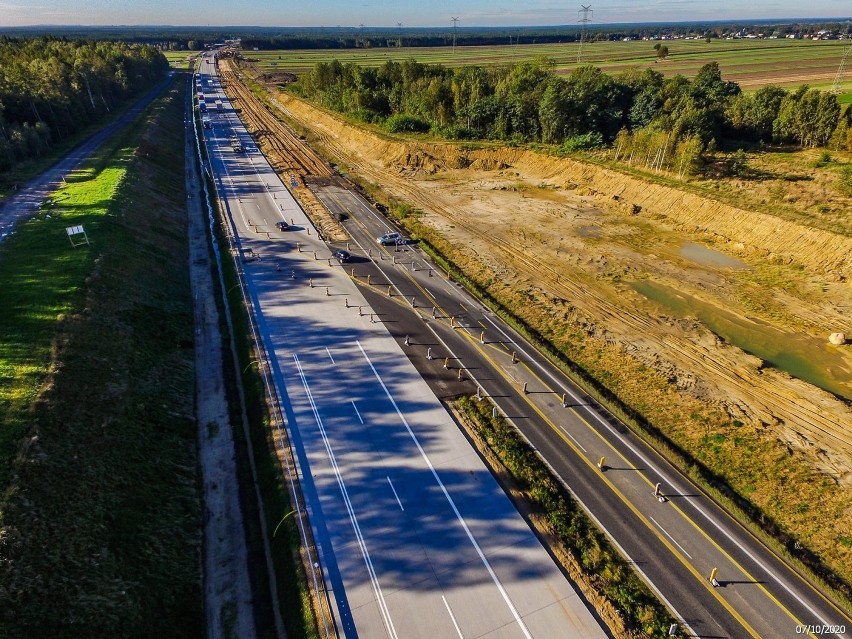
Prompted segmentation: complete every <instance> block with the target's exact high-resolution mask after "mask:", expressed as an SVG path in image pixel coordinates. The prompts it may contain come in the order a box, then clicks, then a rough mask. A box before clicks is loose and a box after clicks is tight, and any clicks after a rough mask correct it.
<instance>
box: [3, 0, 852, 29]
mask: <svg viewBox="0 0 852 639" xmlns="http://www.w3.org/2000/svg"><path fill="white" fill-rule="evenodd" d="M582 2H584V3H591V5H592V11H593V13H592V16H591V17H592V22H594V23H602V24H606V23H617V22H660V21H688V20H726V19H748V18H805V17H808V18H811V17H813V18H820V17H838V16H849V15H852V6H850V4H849V2H848V1H845V0H843V1H842V0H814V1H813V2H801V1H797V2H793V1H792V0H752V1H751V2H745V3H744V2H733V1H731V0H725V1H722V0H608V1H607V2H601V3H599V4H596V3H595V2H593V1H592V0H582ZM579 8H580V2H579V1H578V2H577V3H576V5H572V4H570V3H568V2H565V0H520V1H519V0H454V1H453V0H430V1H428V2H423V1H422V0H419V1H416V2H415V1H412V0H348V1H345V0H309V1H307V2H305V1H297V2H294V1H293V0H0V26H25V25H34V24H57V25H67V24H73V25H132V24H171V25H210V26H222V25H246V26H247V25H253V26H329V27H333V26H337V25H342V26H353V25H354V26H357V25H358V24H361V23H363V24H364V25H365V26H394V25H396V23H397V22H402V23H403V24H404V25H405V26H411V27H415V26H445V25H448V24H450V18H451V17H452V16H456V17H458V18H459V26H460V27H463V26H502V25H512V26H521V25H524V26H526V25H557V24H573V23H576V22H577V19H578V9H579Z"/></svg>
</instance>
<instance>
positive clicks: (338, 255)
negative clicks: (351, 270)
mask: <svg viewBox="0 0 852 639" xmlns="http://www.w3.org/2000/svg"><path fill="white" fill-rule="evenodd" d="M334 257H335V259H336V260H337V261H338V262H340V263H341V264H343V263H344V262H349V261H350V260H351V259H352V255H351V254H350V253H349V251H344V250H343V249H339V250H337V251H335V252H334Z"/></svg>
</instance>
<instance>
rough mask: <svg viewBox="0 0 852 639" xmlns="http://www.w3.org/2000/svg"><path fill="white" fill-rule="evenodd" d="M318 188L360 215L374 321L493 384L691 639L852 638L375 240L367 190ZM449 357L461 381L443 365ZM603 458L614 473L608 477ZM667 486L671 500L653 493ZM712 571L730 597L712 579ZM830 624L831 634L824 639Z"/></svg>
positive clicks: (627, 443) (486, 385) (851, 627)
mask: <svg viewBox="0 0 852 639" xmlns="http://www.w3.org/2000/svg"><path fill="white" fill-rule="evenodd" d="M315 190H316V192H317V194H318V196H319V197H320V199H321V200H322V201H323V202H324V203H325V204H326V205H327V206H328V207H329V208H330V209H331V210H332V211H333V212H336V213H346V214H347V215H348V216H349V218H350V219H349V221H347V222H346V223H345V225H346V228H347V230H348V231H349V233H350V235H351V236H352V238H353V241H352V242H351V243H350V248H351V249H352V253H353V255H354V258H353V264H352V267H353V268H355V274H356V276H357V277H358V281H360V282H362V283H364V282H366V279H367V276H368V275H370V281H371V289H372V291H373V294H372V295H369V299H370V303H371V305H372V306H371V308H370V311H371V312H376V313H378V316H379V317H381V318H389V319H390V318H392V319H393V322H392V323H390V324H388V328H389V330H391V332H392V333H394V334H395V336H396V337H397V339H398V340H399V341H400V342H402V343H403V347H404V349H405V351H406V352H407V353H408V354H409V356H410V357H411V359H412V361H413V362H415V364H416V365H417V367H418V369H420V370H421V372H422V373H423V375H424V376H425V377H426V378H427V379H430V380H434V381H433V387H434V389H435V391H436V392H437V393H439V394H441V393H444V392H446V393H448V394H452V393H456V392H458V388H457V387H456V386H457V384H458V383H457V381H456V379H457V376H456V373H457V371H458V369H459V368H462V369H463V374H464V377H465V378H466V379H468V380H470V379H474V380H475V383H474V382H467V384H468V388H467V389H466V392H469V393H472V392H475V391H476V388H477V386H481V388H482V391H481V393H482V394H483V396H487V397H489V398H491V399H492V400H493V401H494V402H495V403H496V404H497V405H498V406H499V407H500V409H501V411H502V412H503V414H505V415H507V416H508V417H509V418H510V419H512V420H513V421H514V423H515V424H516V426H517V427H518V428H519V429H520V430H521V431H522V432H523V433H524V434H525V436H526V437H527V438H528V439H529V441H530V442H531V443H532V444H533V445H534V446H535V447H536V448H537V449H538V450H539V452H540V453H541V454H542V455H543V456H544V457H545V458H546V459H547V461H548V462H549V463H550V465H551V466H552V467H553V468H554V469H555V470H556V472H557V473H558V474H559V475H560V476H561V477H562V478H563V480H564V481H565V483H566V484H567V486H568V487H569V488H570V489H571V490H572V491H573V492H574V493H575V494H576V495H577V496H578V498H579V499H580V500H581V501H582V502H583V503H584V504H585V505H586V507H587V508H588V509H589V510H590V511H591V513H592V514H593V516H594V517H595V518H597V519H598V520H599V521H600V522H601V524H602V525H603V527H604V528H605V529H606V530H607V531H608V532H609V534H611V535H612V536H613V537H614V538H615V539H616V540H617V543H619V544H620V545H621V547H622V548H623V549H624V551H625V552H626V554H627V555H628V557H630V559H631V560H632V561H633V562H634V564H635V565H636V566H637V568H638V569H639V570H641V571H642V572H643V573H644V574H645V575H646V577H647V578H648V579H649V580H650V581H651V582H652V583H653V584H654V586H655V588H656V589H657V590H658V591H659V592H660V593H661V595H662V596H663V597H664V598H665V599H667V600H668V601H669V602H670V604H671V605H672V607H673V608H674V609H675V610H676V611H677V612H678V614H679V615H680V617H681V619H682V621H683V627H684V629H685V630H686V632H687V634H689V635H693V636H702V637H747V636H752V637H794V636H801V635H806V636H807V635H811V636H826V635H832V636H834V635H836V636H847V637H848V636H850V635H849V633H850V632H852V621H850V618H849V615H848V613H847V612H844V611H841V610H839V609H837V608H836V607H835V606H833V605H832V604H831V603H829V602H827V601H826V600H825V599H823V598H822V597H821V596H820V595H819V594H818V593H817V592H816V591H814V590H813V589H812V588H811V587H810V586H809V585H808V584H807V583H806V582H805V581H804V580H802V579H801V578H800V577H799V576H798V575H797V574H795V573H793V572H792V571H790V570H789V569H788V568H787V567H786V566H785V565H784V564H782V563H781V562H780V561H779V560H778V559H777V558H776V557H775V556H774V555H773V554H772V553H771V552H769V551H768V550H767V549H766V548H764V547H763V546H762V545H761V544H760V543H758V542H757V541H756V540H755V539H754V538H753V537H752V536H751V535H750V534H749V533H747V532H746V531H745V530H743V529H742V528H741V527H740V526H739V525H737V524H736V523H735V522H734V521H732V520H731V519H730V518H729V517H728V516H727V515H726V513H724V512H722V511H721V509H719V508H718V507H717V506H716V505H715V504H714V503H713V502H712V501H711V500H709V499H708V498H707V497H706V496H705V495H703V494H702V493H701V491H700V490H698V489H697V488H696V487H695V486H693V485H692V484H691V482H689V481H688V480H686V479H684V478H683V477H681V476H680V475H679V473H678V472H677V471H675V470H674V469H672V468H671V467H670V466H669V465H668V464H667V463H666V462H665V461H664V460H662V459H661V458H660V457H659V456H658V455H656V454H655V453H654V452H653V451H651V450H650V449H649V448H648V447H647V446H645V445H643V444H642V443H641V442H640V441H639V440H638V439H637V438H636V437H634V436H633V435H632V434H631V433H630V432H629V431H628V430H627V429H626V428H625V427H624V426H623V425H621V424H620V423H619V422H618V421H617V420H615V419H614V418H612V416H610V415H608V414H607V413H605V412H604V411H602V410H600V409H599V408H597V407H596V406H595V404H594V402H593V401H592V400H591V399H590V398H588V397H586V396H585V395H584V394H583V393H582V392H581V391H579V390H578V389H577V388H576V387H574V386H573V385H572V384H571V383H570V382H569V381H568V380H567V379H566V378H565V376H564V375H562V374H561V373H560V372H559V371H558V370H556V369H555V368H554V367H553V366H551V365H550V364H549V363H548V362H547V361H545V360H544V358H543V357H541V356H540V355H538V354H537V353H536V352H535V351H534V349H532V348H531V347H530V346H529V345H528V344H527V343H526V342H525V340H524V339H523V338H521V337H520V336H519V335H518V334H516V333H515V332H514V331H512V330H511V329H510V328H509V327H508V326H506V325H505V324H504V323H503V322H501V321H500V320H499V318H497V317H496V316H495V315H494V314H493V313H491V312H489V311H487V310H486V309H484V308H483V307H482V306H481V304H479V303H478V302H477V301H475V300H473V299H472V298H470V296H468V295H467V294H465V292H464V291H463V290H461V289H460V287H459V286H458V285H457V284H454V283H452V282H450V281H448V279H447V278H446V277H444V276H442V274H441V273H440V272H438V271H437V270H430V268H429V264H428V263H427V261H426V259H425V256H424V255H423V254H422V253H421V252H420V251H419V250H418V249H417V248H416V246H414V245H411V244H407V245H405V246H401V247H385V248H380V247H378V246H377V245H376V242H375V238H376V237H377V236H378V235H381V234H383V233H387V232H388V231H391V230H395V229H393V228H392V227H391V226H390V225H389V223H388V222H387V220H385V219H384V218H382V217H381V216H379V215H378V214H377V212H376V211H375V210H374V209H373V208H372V207H370V206H368V205H367V204H366V203H365V202H364V201H363V200H362V199H361V198H360V197H359V196H357V194H354V193H353V192H351V191H350V190H346V189H343V188H340V187H338V186H335V185H333V184H332V185H328V186H323V187H317V188H316V189H315ZM388 287H390V289H388ZM388 293H390V296H389V295H388ZM412 305H413V307H412ZM406 318H408V319H406ZM406 335H407V336H408V337H409V340H408V341H409V345H408V346H405V345H404V341H403V340H404V339H405V337H406ZM430 349H431V351H432V355H433V357H434V359H433V360H431V361H429V360H428V358H427V355H428V352H429V350H430ZM513 352H514V353H515V358H514V360H515V361H513V357H512V353H513ZM445 357H449V358H450V369H451V370H450V371H446V370H444V369H443V363H444V358H445ZM524 384H526V392H524V391H523V388H524ZM563 394H564V397H565V400H566V401H565V405H563ZM601 457H606V460H607V461H606V465H607V466H608V468H609V469H608V470H607V471H606V472H605V473H601V472H600V470H599V469H598V468H597V463H598V461H599V460H600V458H601ZM657 483H660V484H661V485H660V491H661V493H662V494H663V495H665V496H666V498H665V500H664V501H662V502H661V501H659V500H658V499H657V498H656V497H655V495H654V491H655V487H656V484H657ZM714 567H715V568H718V573H717V582H718V587H714V586H713V585H712V584H711V583H710V581H709V579H708V577H709V575H710V572H711V570H712V569H713V568H714ZM809 626H810V627H811V628H808V627H809ZM823 626H825V627H826V628H827V630H828V631H829V632H819V631H817V630H815V627H819V628H820V629H822V627H823Z"/></svg>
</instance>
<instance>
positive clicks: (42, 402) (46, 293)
mask: <svg viewBox="0 0 852 639" xmlns="http://www.w3.org/2000/svg"><path fill="white" fill-rule="evenodd" d="M182 120H183V102H182V100H181V96H180V95H179V92H177V91H173V92H172V93H171V94H170V95H168V96H167V97H166V98H165V99H163V100H159V101H157V102H155V103H154V105H153V106H152V107H150V108H149V110H148V112H147V113H146V114H145V115H144V116H143V117H142V119H141V120H140V121H137V122H136V123H134V124H133V125H130V126H129V127H127V128H126V129H125V130H124V131H123V132H122V133H120V134H118V136H116V137H115V138H113V139H112V140H111V141H110V142H109V143H108V144H107V145H105V147H103V149H102V150H101V151H100V153H99V154H98V155H97V157H95V158H93V159H92V160H91V161H89V162H88V163H87V164H86V165H85V166H84V167H83V168H82V169H81V170H79V171H76V172H75V173H74V174H72V175H70V176H68V178H67V185H65V186H63V187H62V188H61V189H60V190H59V191H58V192H56V193H55V194H54V195H53V196H52V200H53V202H54V203H55V204H54V206H51V207H49V208H48V209H47V210H44V211H43V212H42V214H41V215H39V216H37V217H36V218H35V219H32V220H30V221H28V222H26V223H22V224H20V225H19V226H18V228H17V232H16V233H15V234H14V235H13V236H12V237H10V238H8V239H7V240H6V241H5V242H4V243H3V245H2V246H0V282H3V291H2V296H3V297H2V300H3V302H2V303H1V304H0V377H2V383H0V424H2V429H0V494H2V496H3V497H2V501H0V593H2V599H3V605H2V606H0V636H4V637H21V636H33V637H115V636H122V637H142V636H151V637H153V636H170V637H197V636H199V635H200V634H202V627H203V621H202V609H201V608H202V604H201V583H200V562H199V553H200V526H201V508H200V503H199V498H198V493H197V488H196V481H197V479H196V437H195V434H196V430H195V422H194V420H193V418H192V413H193V369H192V366H193V354H192V348H191V346H192V315H191V296H190V293H189V281H188V272H187V271H188V264H187V259H188V258H187V247H186V231H185V210H184V202H185V197H186V196H185V191H184V188H183V170H182V169H183V124H182ZM76 224H82V225H84V226H85V228H86V231H87V233H88V235H89V238H90V240H91V242H92V243H91V245H88V246H79V247H77V248H72V247H71V246H70V244H69V242H68V239H67V238H66V236H65V227H66V226H70V225H76Z"/></svg>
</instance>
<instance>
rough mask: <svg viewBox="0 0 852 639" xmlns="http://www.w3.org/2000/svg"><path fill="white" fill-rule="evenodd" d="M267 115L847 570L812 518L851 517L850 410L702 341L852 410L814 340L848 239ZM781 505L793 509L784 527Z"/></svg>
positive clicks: (836, 361) (549, 171) (556, 165)
mask: <svg viewBox="0 0 852 639" xmlns="http://www.w3.org/2000/svg"><path fill="white" fill-rule="evenodd" d="M277 101H278V104H279V105H280V107H281V108H282V110H283V111H284V112H285V114H286V115H288V116H289V117H290V118H292V119H293V120H294V121H295V122H297V123H298V124H299V125H300V126H301V127H303V128H304V129H306V130H308V131H310V132H311V133H310V135H313V136H316V142H317V143H318V144H319V145H321V146H322V147H324V148H325V150H326V152H327V153H328V154H330V155H331V156H333V157H334V158H335V159H336V161H337V162H338V163H339V164H340V165H341V166H343V167H346V168H348V170H349V171H350V172H351V173H352V174H355V175H359V176H361V177H362V178H364V179H366V180H367V181H369V182H371V183H373V184H376V185H377V186H379V187H380V188H381V190H383V191H384V192H385V193H387V194H388V195H389V196H391V197H393V198H396V199H398V200H400V201H402V202H405V203H407V204H409V205H412V206H414V207H417V208H418V209H419V210H420V211H422V215H421V216H420V218H419V221H420V222H422V223H424V224H426V225H427V226H429V227H432V228H433V229H435V230H436V231H437V232H438V233H440V234H441V235H442V236H443V237H445V238H446V239H447V240H448V242H449V243H450V244H451V245H452V247H453V250H456V251H457V252H458V256H466V258H465V259H468V260H470V264H479V265H480V267H481V266H482V265H484V267H485V269H486V271H487V273H486V275H484V276H482V278H481V279H482V280H483V282H484V283H485V284H486V285H488V286H489V287H490V288H491V290H492V292H493V293H496V294H498V297H499V296H502V297H503V299H513V300H515V301H517V306H516V311H517V312H520V314H521V315H522V316H523V317H524V319H526V320H527V321H530V322H531V323H532V324H534V325H537V326H539V327H543V329H544V330H545V332H547V331H548V330H549V331H550V334H551V335H553V336H557V341H559V340H563V342H561V343H564V344H566V345H567V346H566V349H567V350H568V352H569V354H570V355H571V357H574V358H575V359H578V361H580V362H581V364H583V365H585V366H586V367H587V368H588V369H589V370H596V371H598V372H600V371H603V373H604V377H605V378H606V379H607V380H608V382H607V383H608V384H609V385H610V387H611V388H615V389H616V391H617V392H618V394H619V395H620V396H621V397H622V399H623V400H624V401H626V402H628V403H629V404H631V405H633V406H636V407H638V408H639V409H640V410H641V411H642V412H643V413H644V414H645V415H646V416H648V417H649V418H650V419H651V420H652V421H653V422H655V423H658V424H660V425H661V426H662V427H663V429H664V430H665V431H666V433H667V434H668V435H669V436H670V437H672V439H674V440H675V441H677V442H678V443H679V445H681V446H683V447H684V448H686V449H687V450H690V451H691V452H692V454H694V455H695V456H696V457H697V458H699V459H700V460H702V461H704V462H705V463H707V464H708V465H709V466H710V467H711V468H716V469H727V468H734V466H737V470H735V471H732V473H730V474H725V473H722V474H725V476H726V477H729V480H730V481H731V482H732V483H733V484H734V485H735V487H736V488H737V489H738V490H741V491H742V492H744V493H745V494H747V495H748V496H749V497H750V498H751V499H752V500H753V501H754V502H755V503H757V504H758V505H759V506H760V507H761V508H763V509H764V511H765V512H768V513H769V514H770V515H771V516H773V517H774V518H776V520H778V521H785V522H786V524H787V525H789V529H790V530H793V531H794V532H795V533H796V534H798V535H800V538H801V539H803V540H804V541H806V542H808V543H811V544H812V546H813V547H817V548H818V549H819V550H822V551H824V553H825V555H828V554H832V553H833V554H834V555H835V556H836V557H838V556H839V555H844V556H847V555H848V556H849V557H848V559H849V562H848V564H849V566H852V553H850V552H846V550H842V551H841V550H838V548H839V547H838V545H837V543H838V540H840V539H841V538H842V539H847V538H848V539H850V540H852V526H849V525H842V526H840V528H842V529H843V530H842V531H837V532H836V534H834V533H833V535H834V536H832V537H831V539H828V536H826V538H824V539H822V540H819V539H817V536H818V535H816V536H815V535H813V534H812V529H813V524H812V522H813V521H816V520H818V519H819V518H820V517H824V518H825V521H826V522H828V521H833V522H837V521H838V519H837V518H838V517H841V519H842V518H843V517H845V518H846V521H852V496H850V492H852V491H850V489H849V487H850V485H852V432H850V431H852V429H850V427H849V426H850V424H852V409H850V406H849V403H848V402H844V401H843V400H839V399H838V398H837V397H835V396H834V395H832V394H831V393H828V392H826V391H824V390H821V389H820V388H818V387H816V386H814V385H812V384H810V383H806V382H804V381H802V380H801V379H797V378H795V377H792V376H791V375H790V374H787V373H785V372H783V371H781V370H779V369H777V368H774V367H769V366H766V364H765V362H764V361H763V360H762V359H760V358H758V357H755V356H753V355H749V354H748V353H746V352H744V351H743V350H741V349H740V348H738V347H736V346H733V345H732V344H731V343H730V342H732V341H737V340H734V339H733V338H732V339H730V340H727V339H722V338H720V337H719V336H718V335H719V334H726V333H725V328H726V327H729V328H730V330H731V332H732V335H734V336H735V337H737V338H739V342H743V343H745V344H747V345H748V346H750V345H751V344H752V342H753V343H754V346H755V349H754V351H753V352H761V348H763V349H764V350H767V349H768V350H769V351H772V349H773V348H774V349H775V350H776V351H778V352H779V353H780V355H779V358H778V361H779V362H782V363H783V362H784V355H785V353H786V351H787V350H788V347H790V348H792V347H795V348H797V349H799V350H800V351H801V353H804V355H803V357H802V358H801V359H802V360H803V362H804V363H802V362H799V363H797V364H795V365H791V370H793V369H795V372H797V374H798V370H797V368H798V367H804V368H807V367H808V366H812V367H813V368H814V370H811V371H810V372H811V373H812V374H813V375H814V376H816V377H817V378H818V379H825V380H827V381H826V384H824V387H829V386H830V385H831V384H833V386H831V387H832V389H833V390H834V392H835V393H838V394H840V395H845V396H846V397H852V353H850V350H852V349H850V347H849V346H846V347H839V348H835V347H829V346H827V344H826V342H827V336H828V334H829V333H830V332H835V331H844V332H846V333H847V334H849V333H852V326H850V319H849V318H850V313H849V309H850V301H852V300H850V296H849V285H848V283H847V282H846V280H847V279H848V278H849V277H850V276H852V239H850V237H848V236H846V235H843V234H842V233H837V234H834V233H831V232H829V231H826V230H822V229H820V228H812V227H809V226H807V225H805V224H797V223H795V222H793V221H789V220H785V219H781V218H779V217H775V216H773V215H772V214H771V210H769V209H767V210H765V211H755V210H746V209H740V208H736V207H734V206H730V205H728V204H724V203H722V202H719V201H716V200H713V199H711V198H709V197H702V196H701V195H700V194H698V193H693V192H690V191H689V190H680V189H677V188H674V187H672V186H666V185H663V184H657V183H652V182H650V181H645V180H642V179H640V178H638V177H632V176H630V175H625V174H622V173H620V172H617V171H615V170H611V169H608V168H603V167H599V166H596V165H592V164H588V163H583V162H579V161H575V160H571V159H565V158H558V157H553V156H550V155H546V154H542V153H538V152H534V151H529V150H523V149H516V148H501V147H494V148H480V149H465V148H463V147H462V146H460V145H457V144H449V143H431V142H419V141H417V142H412V141H407V140H401V139H391V138H388V137H386V136H384V135H379V134H376V133H374V132H372V131H370V130H368V129H366V128H363V127H358V126H354V125H351V124H348V123H346V122H345V121H344V120H343V119H342V118H340V117H338V116H336V115H334V114H330V113H328V112H325V111H323V110H321V109H317V108H315V107H314V106H311V105H309V104H307V103H305V102H303V101H301V100H298V99H296V98H293V97H292V96H289V95H286V94H283V93H279V94H277ZM710 247H712V249H711V248H710ZM687 249H692V250H694V251H698V252H699V254H698V255H697V257H696V256H694V255H690V254H687V253H686V250H687ZM701 251H704V252H705V253H706V255H702V254H700V252H701ZM458 256H456V259H458ZM705 258H706V259H705ZM735 258H738V259H735ZM720 259H721V260H722V261H721V262H719V261H718V260H720ZM724 260H733V262H732V263H726V262H725V261H724ZM696 308H701V309H703V310H702V312H697V311H696V310H695V309H696ZM714 320H716V324H719V326H717V325H716V324H714V323H713V321H714ZM708 326H713V330H712V331H711V330H709V329H708ZM571 340H573V343H571ZM572 344H573V345H572ZM572 349H573V350H572ZM749 350H752V349H751V348H749ZM797 352H798V351H797ZM766 357H769V356H766ZM647 370H650V371H653V373H654V376H655V377H654V376H649V374H648V373H647V372H646V371H647ZM820 376H822V377H820ZM805 377H807V375H805ZM655 379H656V380H660V384H659V385H658V386H654V387H653V388H651V387H650V386H649V384H651V383H656V382H655V381H653V380H655ZM649 380H651V381H649ZM732 424H733V426H732ZM779 443H780V445H779ZM795 452H798V453H800V454H794V453H795ZM752 455H753V456H754V457H753V458H752V457H751V456H752ZM758 455H764V457H761V458H759V457H757V456H758ZM790 459H795V460H798V461H796V462H795V463H793V462H791V461H790ZM766 460H770V461H769V462H767V461H766ZM802 461H804V462H806V464H805V466H796V464H798V463H800V462H802ZM750 465H751V466H755V465H759V466H761V468H758V469H755V468H748V466H750ZM803 467H805V468H806V467H810V468H811V469H812V470H815V471H818V472H819V474H818V475H816V476H815V477H810V478H808V477H807V471H804V472H803V471H801V468H803ZM797 473H798V474H797ZM782 475H783V477H782V480H780V481H781V483H780V484H779V479H778V478H779V476H782ZM794 478H795V479H796V480H797V481H799V480H801V481H800V483H798V484H796V486H798V487H801V491H802V492H801V494H799V493H797V490H798V488H797V489H796V490H793V489H791V488H790V486H791V485H792V480H793V479H794ZM820 478H822V479H820ZM788 480H789V481H788ZM823 480H826V481H828V482H829V484H830V485H832V486H834V487H836V491H835V492H834V493H832V496H831V504H827V503H826V504H823V503H822V502H821V505H820V508H823V509H824V510H825V512H824V513H823V512H820V513H817V512H815V508H816V505H815V504H814V506H813V507H811V506H810V505H809V504H812V503H813V501H814V493H811V492H809V491H811V488H810V487H809V486H810V485H811V484H812V483H813V482H817V483H819V482H822V481H823ZM738 481H741V482H742V485H741V486H737V482H738ZM785 482H787V483H785ZM782 484H783V490H781V488H780V486H781V485H782ZM779 490H781V492H784V491H787V493H788V494H787V495H785V497H786V498H787V499H781V498H779V494H780V493H779ZM825 494H826V493H825V491H822V492H821V493H820V497H819V499H820V500H822V499H823V495H825ZM788 499H789V500H799V499H800V500H801V504H805V505H807V507H805V505H802V506H801V508H800V511H801V512H800V514H798V515H795V514H790V513H789V512H788V511H789V503H788V501H787V500H788ZM797 512H798V511H797ZM808 521H811V523H810V524H809V523H808ZM837 535H839V537H838V536H837ZM835 537H836V539H835ZM844 543H845V542H844ZM844 548H846V546H844ZM846 564H847V562H846V560H840V559H838V562H837V563H835V565H836V566H838V568H839V570H840V571H841V572H844V570H845V569H846Z"/></svg>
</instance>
